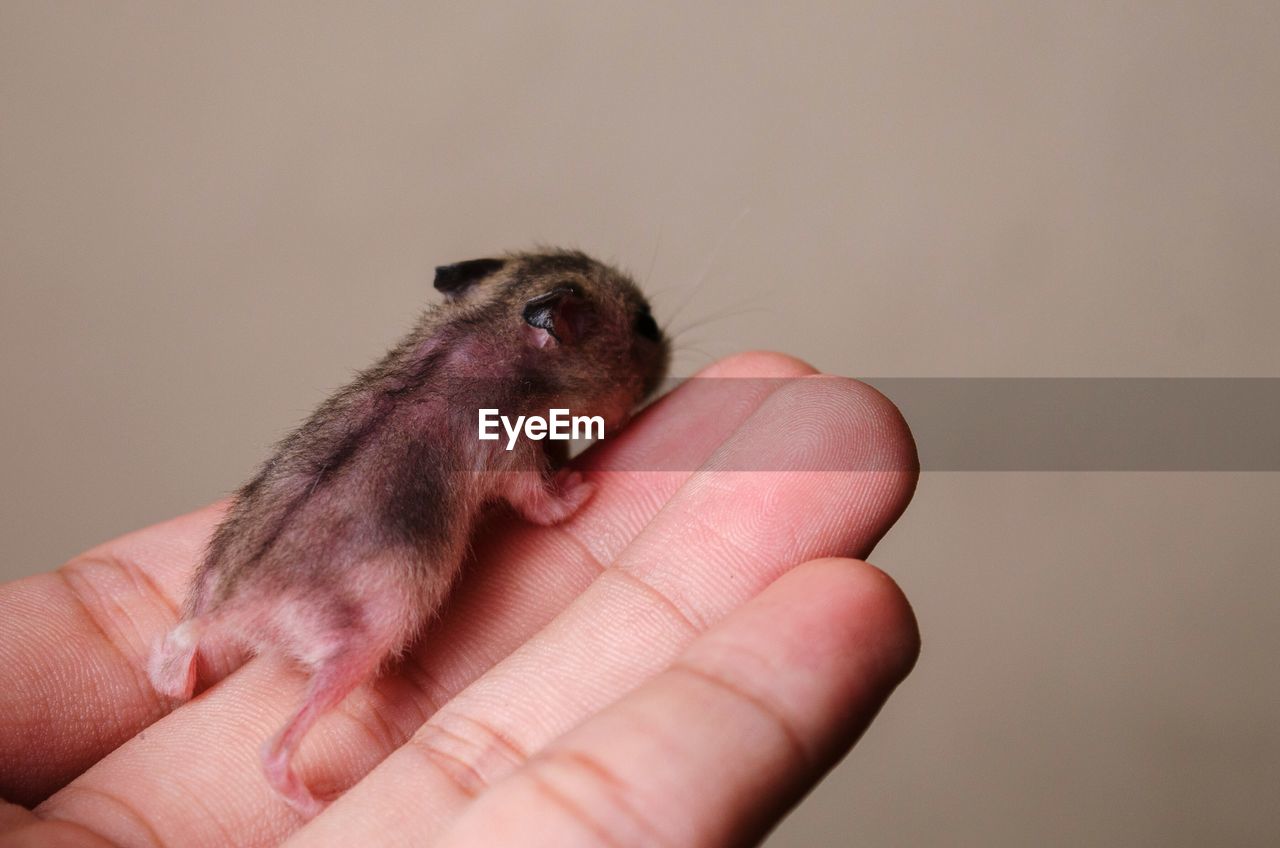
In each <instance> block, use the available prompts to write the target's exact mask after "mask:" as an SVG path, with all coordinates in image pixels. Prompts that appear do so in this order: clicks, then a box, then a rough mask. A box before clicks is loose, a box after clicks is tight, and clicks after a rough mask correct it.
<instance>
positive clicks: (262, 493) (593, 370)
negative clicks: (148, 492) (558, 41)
mask: <svg viewBox="0 0 1280 848" xmlns="http://www.w3.org/2000/svg"><path fill="white" fill-rule="evenodd" d="M435 288H436V289H437V290H439V291H440V292H442V293H443V294H444V296H445V300H444V302H443V303H440V304H437V305H435V306H434V307H430V308H428V309H427V310H426V311H425V312H424V314H423V315H422V317H421V318H420V319H419V321H418V323H417V325H416V326H415V327H414V328H413V330H412V331H411V332H409V334H408V335H407V336H405V338H404V339H403V340H401V341H400V343H399V344H397V345H396V346H395V347H393V348H392V349H391V350H390V351H389V352H388V353H387V354H386V355H385V356H384V357H383V358H382V359H381V360H380V361H379V362H378V363H376V364H375V365H373V366H372V367H371V368H369V369H367V370H365V371H363V372H361V373H360V374H359V375H358V376H357V377H356V378H355V379H354V380H353V381H352V382H351V383H350V384H348V385H346V386H345V387H343V388H342V389H340V390H338V391H337V392H336V393H334V394H333V395H332V396H331V397H329V398H328V399H327V400H326V401H324V402H323V403H322V404H321V405H320V406H319V407H318V408H317V409H316V410H315V412H314V413H312V414H311V416H310V417H309V418H308V419H307V420H306V421H305V422H304V423H303V424H302V425H301V426H299V427H298V428H297V429H296V430H294V431H293V432H292V433H290V434H289V435H288V436H286V437H285V438H284V439H283V440H282V441H281V442H280V443H279V445H278V446H277V447H276V449H275V451H274V453H273V454H272V455H271V456H270V458H268V459H267V460H266V462H265V463H264V464H263V465H262V467H261V469H260V470H259V471H258V473H257V474H256V476H254V477H253V478H252V479H251V480H250V481H249V482H248V483H247V484H245V485H244V486H243V487H242V488H241V489H240V490H239V491H238V492H237V493H236V495H235V497H234V499H233V501H232V504H231V506H230V509H229V511H228V512H227V514H226V516H225V518H224V519H223V520H222V522H221V524H220V525H219V526H218V528H217V530H216V532H215V533H214V534H213V536H212V538H211V540H210V542H209V544H208V548H207V550H206V552H205V555H204V558H203V560H202V562H201V563H200V565H199V567H198V568H197V570H196V572H195V575H194V577H193V579H192V582H191V585H190V587H189V589H188V592H187V596H186V600H185V603H184V606H183V610H182V614H181V619H180V621H179V623H178V624H177V626H175V627H174V628H173V629H172V630H171V631H170V632H169V633H168V634H167V635H166V636H165V637H164V638H163V639H162V640H161V641H160V642H159V643H158V644H157V645H156V647H155V649H154V651H153V653H152V656H151V660H150V663H149V668H148V671H149V674H150V678H151V681H152V684H153V685H154V686H155V688H156V690H157V691H158V692H159V693H161V694H162V695H165V696H168V697H170V698H174V699H178V700H186V699H188V698H190V697H191V695H192V692H193V690H194V687H195V684H196V665H197V662H196V661H197V652H198V651H200V649H201V645H202V644H203V645H204V646H205V647H206V649H208V648H209V647H211V646H213V645H215V644H217V643H223V642H225V643H230V644H232V645H240V646H243V647H247V648H249V649H250V650H252V651H255V652H276V653H279V654H283V655H285V656H287V657H291V658H292V659H293V660H295V661H296V662H298V663H299V664H300V665H301V666H302V667H303V668H304V669H306V670H307V671H308V673H309V675H310V680H309V684H308V688H307V693H306V696H305V699H304V701H303V703H302V705H301V706H300V707H299V708H298V710H297V711H296V712H295V713H294V714H293V715H292V717H291V718H290V719H289V720H288V721H287V722H286V724H285V725H284V727H283V728H281V730H280V731H279V732H278V733H277V734H276V735H275V736H273V737H272V738H271V739H269V740H268V741H267V743H266V744H265V745H264V746H263V749H262V760H263V767H264V771H265V774H266V777H267V780H268V782H269V783H270V784H271V786H272V787H273V788H274V789H275V790H276V791H278V792H279V793H280V794H281V795H282V796H283V797H284V799H285V800H286V801H287V802H288V803H289V804H290V805H291V806H292V807H294V808H295V809H297V810H298V811H299V812H300V813H302V814H303V815H304V816H307V817H310V816H313V815H315V814H316V813H317V812H319V811H320V810H321V809H322V808H323V806H324V804H323V802H321V801H320V800H319V799H318V798H316V797H315V796H314V795H313V794H312V793H311V791H310V790H309V789H308V788H307V787H306V785H305V784H304V783H303V782H302V781H301V780H299V779H298V778H297V776H296V775H295V774H294V772H293V771H292V770H291V768H290V759H291V757H292V755H293V753H294V752H295V751H296V750H297V748H298V745H299V743H300V742H301V740H302V738H303V736H304V735H305V734H306V732H307V731H308V729H309V728H310V727H311V726H312V725H313V724H314V723H315V721H316V719H317V718H318V717H319V716H320V715H322V714H323V713H324V712H325V711H327V710H329V709H331V708H332V707H334V706H335V705H337V704H338V703H339V702H340V701H342V700H343V699H344V698H345V697H346V696H347V695H348V694H349V693H350V692H351V691H352V690H353V689H355V688H356V687H357V686H358V685H359V684H361V683H362V682H364V681H366V680H368V679H370V678H372V677H373V676H374V675H375V674H376V673H377V672H378V670H379V669H380V668H381V667H382V666H383V665H384V664H386V663H387V662H388V661H389V660H390V659H391V658H393V657H395V656H396V655H398V654H399V653H401V652H403V651H404V650H405V649H406V647H407V646H408V645H409V644H410V643H411V642H412V641H413V640H414V638H415V637H416V636H417V634H418V633H419V631H420V629H421V628H422V626H423V624H424V623H425V622H426V621H428V620H429V619H430V617H431V616H432V615H434V614H435V613H436V612H437V611H438V610H439V608H440V606H441V604H442V603H443V601H444V600H445V597H446V595H447V593H448V591H449V588H450V586H451V584H452V583H453V582H454V578H455V576H456V574H457V572H458V569H459V566H460V564H461V563H462V560H463V557H464V555H465V553H466V550H467V545H468V537H469V535H470V532H471V529H472V526H473V524H474V522H475V520H476V518H477V516H478V515H479V514H480V511H481V510H482V509H483V508H484V506H485V505H486V504H488V503H490V502H494V501H500V500H505V501H507V502H509V503H510V504H511V505H512V506H513V507H514V508H515V510H516V511H517V512H518V513H519V514H520V515H521V516H523V517H524V518H526V519H528V520H530V521H533V522H536V523H540V524H554V523H557V522H559V521H562V520H564V519H566V518H568V517H569V516H570V515H572V514H573V512H574V511H575V510H576V509H578V507H580V506H581V505H582V504H583V502H585V501H586V500H587V498H588V497H590V495H591V492H592V488H593V484H592V483H591V482H590V481H588V480H586V479H584V477H583V475H582V474H580V473H577V472H568V471H563V470H562V471H559V472H556V471H555V463H554V462H553V461H552V459H551V457H550V456H549V455H548V447H549V446H551V447H552V449H553V450H554V445H557V444H558V445H561V446H562V445H563V443H551V442H547V441H539V442H535V441H531V440H529V439H527V438H525V439H521V440H520V443H519V444H518V445H517V447H516V448H515V450H511V451H508V450H505V449H504V448H505V446H503V445H500V444H499V443H498V442H493V441H480V440H479V439H478V438H477V410H478V408H481V407H491V408H498V409H501V410H502V411H503V413H504V414H512V415H530V414H545V413H546V412H547V410H548V409H550V408H553V407H566V408H569V409H570V410H572V411H573V413H574V414H583V415H599V416H601V417H603V418H604V420H605V423H606V432H612V431H613V429H615V428H617V427H618V426H620V425H621V424H622V423H623V422H625V420H626V419H627V418H628V417H629V415H630V414H631V412H632V411H633V410H634V409H635V407H636V406H637V405H638V404H639V403H640V402H641V401H642V400H643V399H644V398H645V397H646V396H647V395H649V394H651V393H652V392H653V391H654V390H655V389H656V387H657V385H658V384H659V383H660V382H661V380H662V378H663V376H664V375H665V373H666V369H667V365H668V360H669V355H670V354H669V343H668V341H667V339H666V338H665V336H664V334H663V333H662V331H661V329H660V328H659V327H658V325H657V323H656V322H655V321H654V318H653V315H652V313H651V311H650V307H649V303H648V301H647V300H646V299H645V297H644V296H643V294H642V293H641V292H640V290H639V288H638V287H637V286H636V285H635V283H634V282H633V281H632V280H631V278H630V277H628V276H627V275H626V274H624V273H622V272H621V271H619V270H617V269H616V268H613V267H611V266H609V265H606V264H604V263H602V262H599V261H597V260H595V259H592V258H591V257H589V256H587V255H586V254H584V253H581V252H578V251H570V250H543V251H538V252H525V253H509V254H505V255H502V256H499V257H497V258H486V259H474V260H469V261H466V262H459V263H456V264H452V265H444V266H440V267H439V268H437V269H436V274H435ZM495 472H497V473H495Z"/></svg>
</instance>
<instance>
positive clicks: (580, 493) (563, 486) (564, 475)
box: [551, 468, 596, 521]
mask: <svg viewBox="0 0 1280 848" xmlns="http://www.w3.org/2000/svg"><path fill="white" fill-rule="evenodd" d="M551 485H552V488H553V492H554V494H553V495H552V499H553V500H555V501H558V502H559V503H560V504H562V505H563V506H564V507H565V510H566V511H565V513H564V515H563V516H562V517H561V518H559V519H557V520H558V521H563V520H564V519H566V518H568V517H569V516H571V515H573V514H574V513H575V512H577V511H578V509H579V508H580V507H581V506H582V505H583V504H585V503H586V502H587V501H588V500H589V499H590V498H591V495H592V494H594V493H595V490H596V484H595V483H592V482H591V481H590V480H588V479H587V478H586V477H584V476H583V474H582V472H581V471H570V470H569V469H567V468H566V469H563V470H561V471H558V472H556V476H555V479H554V480H553V481H552V484H551Z"/></svg>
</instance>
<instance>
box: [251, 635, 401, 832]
mask: <svg viewBox="0 0 1280 848" xmlns="http://www.w3.org/2000/svg"><path fill="white" fill-rule="evenodd" d="M386 653H387V652H386V651H377V652H372V651H368V650H364V649H363V647H362V646H359V647H358V646H356V645H354V644H350V643H349V644H348V645H347V646H346V647H344V648H342V649H340V650H339V651H338V652H337V653H336V654H334V655H333V656H331V657H329V658H327V659H325V660H322V661H321V662H320V664H319V665H318V666H317V667H316V669H315V671H314V672H313V673H312V676H311V682H310V684H309V685H308V687H307V695H306V700H304V701H303V703H302V706H301V707H299V708H298V710H297V712H295V713H294V714H293V715H292V716H291V717H290V718H289V720H288V722H286V723H285V725H284V727H282V728H281V729H280V730H279V732H277V733H276V735H275V736H273V737H271V738H270V739H269V740H267V743H266V744H265V745H263V746H262V767H263V770H264V771H265V772H266V776H267V782H268V783H270V784H271V788H273V789H275V790H276V792H279V793H280V795H281V796H283V797H284V800H285V801H287V802H288V803H289V806H291V807H293V808H294V809H295V810H297V811H298V812H299V813H301V814H302V815H303V816H305V817H307V818H311V817H312V816H315V815H316V814H317V813H319V812H320V811H321V810H322V809H324V803H323V802H322V801H320V800H319V799H318V798H316V797H315V795H313V794H311V790H310V789H308V788H307V786H306V784H305V783H303V782H302V780H301V779H300V778H299V777H298V775H297V774H296V773H295V772H294V771H293V768H292V767H291V766H290V762H291V761H292V759H293V755H294V753H296V752H297V750H298V746H299V745H300V744H301V743H302V739H303V737H304V736H306V734H307V731H308V730H310V729H311V727H312V725H314V724H315V723H316V720H317V719H319V718H320V716H322V715H324V714H325V713H326V712H328V711H329V710H331V709H333V708H334V707H336V706H337V705H338V704H339V703H341V702H342V700H343V699H344V698H346V697H347V695H349V694H351V692H352V690H354V689H355V688H356V687H357V686H359V685H360V684H361V683H363V682H365V681H366V680H369V679H370V678H371V677H373V676H374V674H376V673H377V671H378V667H379V666H380V665H381V664H382V661H383V659H384V658H385V656H386Z"/></svg>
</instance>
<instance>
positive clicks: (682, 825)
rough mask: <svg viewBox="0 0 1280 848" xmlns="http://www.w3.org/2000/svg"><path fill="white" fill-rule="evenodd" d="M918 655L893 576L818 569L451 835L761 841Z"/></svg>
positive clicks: (856, 568) (836, 563) (702, 644)
mask: <svg viewBox="0 0 1280 848" xmlns="http://www.w3.org/2000/svg"><path fill="white" fill-rule="evenodd" d="M918 651H919V637H918V632H917V630H916V625H915V620H914V618H913V616H912V614H911V609H910V607H909V606H908V604H907V602H906V599H905V598H904V597H903V596H902V594H901V592H900V591H899V590H898V588H897V587H896V586H895V585H894V584H893V582H892V581H891V580H890V579H889V578H888V577H886V576H885V575H884V574H883V573H881V572H880V571H878V570H876V569H874V568H872V567H871V566H868V565H866V564H863V563H859V562H853V561H848V560H822V561H817V562H809V563H806V564H805V565H803V566H801V567H799V568H797V569H796V570H795V571H793V572H791V573H789V574H787V575H785V576H783V577H782V578H780V579H779V580H778V581H777V582H776V583H774V584H773V585H772V586H770V587H769V588H768V589H766V590H765V591H764V592H763V593H762V594H761V595H760V596H759V597H758V598H756V599H755V600H753V601H752V602H751V603H749V604H747V605H746V606H745V607H743V608H742V609H740V610H738V611H737V612H735V613H734V614H732V615H731V616H730V617H728V618H726V619H725V620H724V621H723V622H721V623H720V624H719V625H717V626H716V627H714V628H712V629H711V630H710V631H708V632H707V633H705V634H704V635H702V636H701V637H699V638H698V639H697V640H696V641H695V642H694V643H693V644H691V645H690V646H689V648H688V649H687V650H686V651H685V652H684V653H683V654H682V655H681V656H680V657H679V658H678V659H677V660H676V661H675V662H674V663H673V664H672V665H671V667H670V668H669V669H668V670H667V671H665V672H663V673H662V674H660V675H659V676H657V677H656V678H654V679H653V680H651V681H650V682H649V683H647V684H645V685H644V686H642V687H641V688H639V689H638V690H636V691H635V692H633V693H631V694H630V695H628V696H627V697H625V698H624V699H622V700H621V701H619V702H618V703H616V704H614V705H613V706H611V707H609V708H608V709H606V710H605V711H603V712H602V713H600V714H599V715H596V716H594V717H593V718H591V719H590V720H589V721H587V722H586V723H585V724H583V725H582V726H581V727H578V728H577V729H575V730H573V731H572V732H570V733H568V734H567V735H566V736H564V737H562V738H560V739H558V740H556V741H555V742H554V743H552V744H551V745H550V746H548V747H547V749H546V750H544V751H543V752H542V753H540V754H538V755H537V756H536V757H534V758H533V759H532V760H531V761H530V762H529V764H528V765H527V766H525V767H524V768H522V769H520V770H519V771H517V772H515V773H514V774H513V775H512V776H511V777H509V778H508V779H506V780H504V781H503V782H502V783H500V784H498V785H496V786H495V787H494V788H493V789H492V790H491V791H490V792H488V793H486V794H485V795H484V796H482V797H481V798H480V799H479V800H478V801H476V803H474V804H473V805H472V806H471V807H470V808H469V809H467V811H466V812H465V813H464V814H463V815H462V816H461V818H460V819H459V820H458V821H457V823H456V825H455V826H454V827H453V828H452V829H451V830H450V831H449V833H448V835H447V837H446V838H445V839H444V840H443V842H442V844H443V845H447V846H451V848H461V847H462V846H488V845H515V844H519V845H526V846H538V845H548V846H557V848H561V847H562V846H592V845H610V846H631V845H635V846H648V845H739V844H749V843H754V842H755V841H756V840H757V839H759V838H760V837H762V836H763V834H764V833H765V832H767V830H768V829H769V828H770V827H771V826H772V825H773V824H774V823H775V822H776V821H777V820H778V819H779V818H781V816H782V815H783V813H784V812H785V811H786V810H787V809H788V808H789V807H790V806H792V805H793V804H794V803H795V802H796V801H797V800H798V799H799V798H800V797H801V796H802V795H803V793H804V792H805V791H806V790H807V789H808V788H809V787H811V786H812V785H813V784H814V783H815V782H816V781H817V780H818V779H819V777H821V775H822V774H824V773H825V772H826V771H827V770H828V769H829V768H830V767H831V766H832V765H834V764H835V763H836V762H837V761H838V760H839V759H840V758H841V757H842V756H843V755H844V754H845V753H846V752H847V751H848V749H849V748H850V747H851V746H852V745H853V743H854V741H855V740H856V739H857V738H858V736H860V735H861V733H862V732H863V731H864V730H865V729H866V727H867V725H868V724H869V723H870V722H871V720H872V718H873V717H874V716H875V714H876V712H877V711H878V710H879V709H880V707H881V705H882V704H883V703H884V701H885V700H886V699H887V698H888V696H889V694H890V693H891V692H892V691H893V689H894V687H895V686H897V684H898V683H899V682H900V681H901V680H902V679H903V678H904V677H905V676H906V675H907V673H908V672H909V671H910V669H911V666H912V665H913V663H914V662H915V658H916V655H917V653H918Z"/></svg>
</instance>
